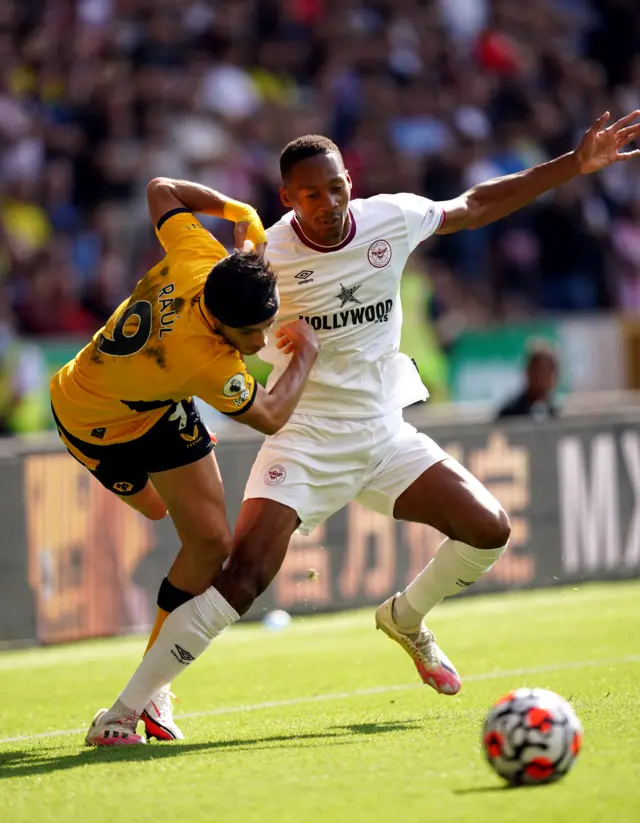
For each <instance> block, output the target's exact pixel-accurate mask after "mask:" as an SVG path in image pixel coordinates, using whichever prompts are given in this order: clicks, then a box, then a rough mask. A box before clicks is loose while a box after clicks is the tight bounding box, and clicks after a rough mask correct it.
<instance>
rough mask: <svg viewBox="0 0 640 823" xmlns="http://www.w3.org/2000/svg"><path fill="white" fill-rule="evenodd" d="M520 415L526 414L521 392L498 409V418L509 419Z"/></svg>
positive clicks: (524, 400)
mask: <svg viewBox="0 0 640 823" xmlns="http://www.w3.org/2000/svg"><path fill="white" fill-rule="evenodd" d="M520 414H526V398H525V396H524V394H523V393H522V392H520V393H519V394H517V395H515V396H514V397H511V398H509V399H508V400H507V401H506V403H505V404H504V405H503V406H502V407H501V408H500V411H499V412H498V417H511V416H514V415H520Z"/></svg>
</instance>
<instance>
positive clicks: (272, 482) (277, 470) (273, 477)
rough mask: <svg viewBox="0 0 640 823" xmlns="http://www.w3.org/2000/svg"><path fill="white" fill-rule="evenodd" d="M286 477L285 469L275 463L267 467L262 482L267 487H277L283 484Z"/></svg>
mask: <svg viewBox="0 0 640 823" xmlns="http://www.w3.org/2000/svg"><path fill="white" fill-rule="evenodd" d="M286 476H287V472H286V470H285V467H284V466H281V465H280V463H275V464H274V465H273V466H269V468H268V469H267V470H266V472H265V473H264V482H265V483H266V485H267V486H279V485H280V483H284V480H285V478H286Z"/></svg>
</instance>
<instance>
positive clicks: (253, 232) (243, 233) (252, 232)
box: [233, 214, 267, 257]
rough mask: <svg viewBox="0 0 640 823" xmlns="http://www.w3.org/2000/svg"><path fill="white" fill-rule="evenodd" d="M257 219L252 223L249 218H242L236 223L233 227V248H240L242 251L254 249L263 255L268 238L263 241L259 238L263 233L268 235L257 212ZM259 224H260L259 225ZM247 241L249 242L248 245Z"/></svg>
mask: <svg viewBox="0 0 640 823" xmlns="http://www.w3.org/2000/svg"><path fill="white" fill-rule="evenodd" d="M256 221H257V222H256ZM256 221H254V222H253V223H250V222H248V221H247V220H241V221H240V222H239V223H236V224H235V226H234V229H233V248H234V249H240V251H254V252H255V253H256V254H258V255H260V257H263V256H264V252H265V249H266V248H267V241H266V239H265V240H264V241H261V240H259V238H260V237H262V236H263V235H264V236H265V237H266V235H265V232H264V228H263V226H262V222H261V220H260V218H259V217H258V215H257V214H256ZM257 224H259V227H258V225H257ZM261 232H262V233H261ZM245 243H247V244H248V247H247V246H246V245H245Z"/></svg>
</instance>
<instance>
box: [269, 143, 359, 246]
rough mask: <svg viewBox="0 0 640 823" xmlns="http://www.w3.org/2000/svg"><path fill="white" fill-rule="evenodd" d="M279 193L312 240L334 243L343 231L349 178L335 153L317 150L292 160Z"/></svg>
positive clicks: (337, 241) (347, 209)
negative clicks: (309, 155) (303, 157)
mask: <svg viewBox="0 0 640 823" xmlns="http://www.w3.org/2000/svg"><path fill="white" fill-rule="evenodd" d="M280 197H281V199H282V202H283V203H284V205H285V206H286V207H287V208H288V209H293V211H294V212H295V214H296V217H297V218H298V222H299V223H300V226H301V227H302V230H303V231H304V233H305V234H306V236H307V237H308V238H309V240H311V241H312V242H314V243H318V244H320V245H321V246H335V245H336V244H338V243H340V241H341V240H343V239H344V238H345V236H346V235H347V233H348V231H349V225H348V219H347V217H348V213H349V199H350V197H351V178H350V177H349V173H348V172H347V171H346V169H345V168H344V166H343V164H342V161H341V160H340V157H339V156H338V155H337V154H335V153H333V152H331V153H330V154H317V155H316V156H315V157H309V158H308V159H307V160H301V161H300V162H299V163H296V165H295V166H294V167H293V169H291V172H290V173H289V175H288V177H287V180H286V184H285V185H284V186H282V188H281V189H280Z"/></svg>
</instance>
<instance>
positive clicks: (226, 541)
mask: <svg viewBox="0 0 640 823" xmlns="http://www.w3.org/2000/svg"><path fill="white" fill-rule="evenodd" d="M183 547H185V548H186V547H187V544H186V542H185V543H183ZM188 548H189V551H190V554H192V556H193V557H194V558H197V559H198V561H199V562H200V563H204V564H206V565H211V566H213V567H217V566H221V565H222V563H224V562H225V560H227V559H228V558H229V557H230V556H231V535H230V534H229V533H227V532H216V531H212V532H210V533H208V534H203V535H200V536H198V537H195V538H192V539H191V540H189V541H188Z"/></svg>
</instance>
